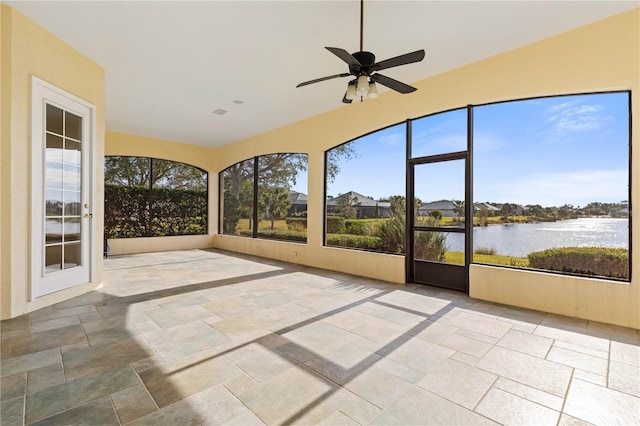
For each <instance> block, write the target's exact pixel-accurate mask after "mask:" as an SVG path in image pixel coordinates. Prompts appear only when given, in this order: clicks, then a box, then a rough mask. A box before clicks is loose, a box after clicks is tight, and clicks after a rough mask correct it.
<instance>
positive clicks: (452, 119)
mask: <svg viewBox="0 0 640 426" xmlns="http://www.w3.org/2000/svg"><path fill="white" fill-rule="evenodd" d="M466 150H467V110H466V108H465V109H457V110H454V111H447V112H443V113H440V114H434V115H430V116H428V117H423V118H419V119H417V120H414V121H412V122H411V157H412V158H417V157H426V156H428V155H436V154H446V153H449V152H458V151H466Z"/></svg>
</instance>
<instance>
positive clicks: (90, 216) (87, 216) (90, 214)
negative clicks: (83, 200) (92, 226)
mask: <svg viewBox="0 0 640 426" xmlns="http://www.w3.org/2000/svg"><path fill="white" fill-rule="evenodd" d="M92 217H93V213H85V214H84V218H85V219H91V218H92Z"/></svg>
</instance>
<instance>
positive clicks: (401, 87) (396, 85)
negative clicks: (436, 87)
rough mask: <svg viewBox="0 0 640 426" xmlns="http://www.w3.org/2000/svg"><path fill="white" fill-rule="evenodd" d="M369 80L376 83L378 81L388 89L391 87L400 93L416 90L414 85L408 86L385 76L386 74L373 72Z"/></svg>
mask: <svg viewBox="0 0 640 426" xmlns="http://www.w3.org/2000/svg"><path fill="white" fill-rule="evenodd" d="M371 80H373V81H375V82H376V83H380V84H382V85H383V86H387V87H388V88H389V89H393V90H395V91H396V92H400V93H402V94H406V93H411V92H415V91H416V90H418V89H416V88H415V87H412V86H409V85H408V84H404V83H402V82H400V81H398V80H394V79H393V78H390V77H387V76H386V75H382V74H373V75H372V76H371Z"/></svg>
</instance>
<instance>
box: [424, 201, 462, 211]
mask: <svg viewBox="0 0 640 426" xmlns="http://www.w3.org/2000/svg"><path fill="white" fill-rule="evenodd" d="M419 209H427V210H453V209H455V206H454V205H453V203H452V202H451V201H449V200H440V201H433V202H431V203H425V204H423V205H421V206H420V207H419Z"/></svg>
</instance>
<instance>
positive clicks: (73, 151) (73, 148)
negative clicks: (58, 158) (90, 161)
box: [64, 139, 82, 166]
mask: <svg viewBox="0 0 640 426" xmlns="http://www.w3.org/2000/svg"><path fill="white" fill-rule="evenodd" d="M81 148H82V144H81V143H79V142H76V141H72V140H70V139H65V142H64V149H65V151H64V163H65V164H70V165H75V166H80V164H81V163H80V162H81V161H82V157H81V155H80V154H81Z"/></svg>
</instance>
